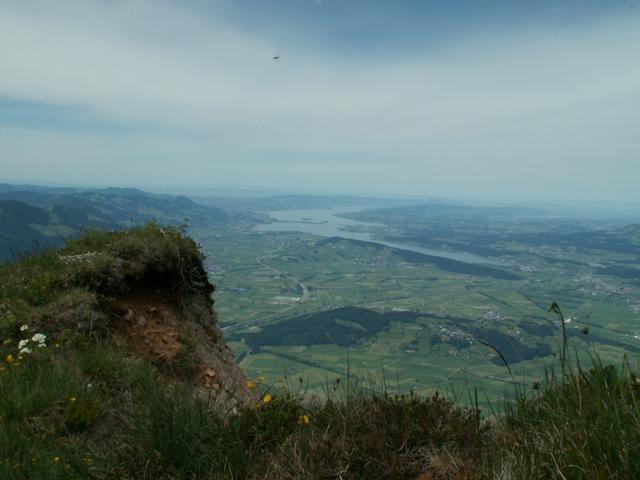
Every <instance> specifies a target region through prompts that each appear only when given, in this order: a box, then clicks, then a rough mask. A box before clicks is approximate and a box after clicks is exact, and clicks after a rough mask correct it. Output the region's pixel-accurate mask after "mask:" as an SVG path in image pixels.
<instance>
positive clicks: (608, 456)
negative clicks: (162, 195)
mask: <svg viewBox="0 0 640 480" xmlns="http://www.w3.org/2000/svg"><path fill="white" fill-rule="evenodd" d="M203 275H204V272H203V270H202V258H201V255H200V253H199V250H198V248H197V245H196V244H195V243H194V242H193V241H191V240H190V239H188V238H187V237H185V236H184V235H183V233H182V232H180V231H179V230H175V229H162V228H160V227H159V226H157V225H149V226H147V227H145V228H141V229H136V230H131V231H126V232H116V233H103V232H91V233H89V234H88V235H87V236H85V237H84V238H82V239H80V240H77V241H73V242H70V243H69V244H68V245H67V246H66V247H64V248H63V249H61V250H57V251H51V252H47V253H45V254H43V255H40V256H37V257H29V258H25V259H23V260H21V261H19V262H16V263H12V264H7V265H4V266H2V267H0V335H1V337H0V338H1V340H0V341H1V346H0V478H3V479H4V478H7V479H36V478H37V479H39V478H43V479H44V478H46V479H73V478H101V479H111V478H124V479H126V478H130V479H138V478H140V479H174V478H175V479H219V478H237V479H242V478H255V479H257V478H283V479H286V478H292V479H294V478H295V479H316V478H327V479H329V478H335V479H338V478H342V479H377V478H388V479H407V478H408V479H417V478H420V479H423V480H425V479H439V478H443V479H444V478H487V479H488V478H502V479H527V478H532V479H533V478H536V479H538V478H540V479H542V478H565V479H582V478H586V479H605V478H607V479H608V478H621V479H623V478H629V479H633V478H640V451H639V450H640V405H639V402H638V400H639V398H640V388H639V385H638V381H637V377H636V376H635V374H634V372H633V371H632V368H631V367H630V366H629V365H628V364H623V365H621V366H620V367H619V368H618V367H612V366H605V365H602V364H601V363H600V362H599V360H598V358H597V357H596V356H594V359H593V362H592V363H593V364H592V365H590V366H589V367H588V368H583V367H581V366H580V365H577V364H575V363H573V364H571V362H569V361H566V362H564V365H563V366H562V367H563V368H562V369H561V371H555V372H554V371H553V370H549V371H547V375H546V380H545V381H544V382H542V384H540V385H536V388H531V386H529V387H518V388H517V389H516V390H515V391H514V392H513V394H512V395H511V396H510V398H508V399H507V401H506V402H505V405H506V406H505V407H504V408H503V410H501V411H499V412H496V415H492V416H491V418H490V421H489V420H486V419H484V417H483V416H482V415H481V412H479V411H478V410H477V409H475V408H473V407H465V406H461V405H456V404H454V403H452V402H451V401H450V400H448V399H446V398H445V397H443V396H441V395H433V396H429V397H418V396H416V395H413V394H411V393H408V394H407V395H400V396H398V395H390V394H387V393H386V392H385V389H384V383H381V384H380V385H370V386H369V388H367V389H366V390H365V389H357V390H355V389H354V388H353V387H352V385H350V384H349V381H348V380H342V381H337V382H334V383H330V384H327V392H326V395H325V396H324V397H326V398H325V399H324V400H322V401H320V400H316V399H314V398H312V397H310V396H309V395H307V394H306V392H305V389H304V379H302V381H298V380H297V379H294V380H293V382H292V383H293V384H292V385H289V387H288V388H274V387H270V386H268V385H264V384H261V383H260V382H254V383H255V385H253V384H252V385H251V386H252V388H253V389H256V390H258V391H259V392H260V398H261V400H260V401H258V402H256V403H255V404H254V405H250V406H247V407H241V408H237V409H235V410H234V411H230V410H229V409H225V408H224V407H223V406H222V405H220V404H217V403H216V402H215V398H203V397H202V395H196V394H195V393H194V389H193V386H192V385H190V384H189V383H188V382H181V381H180V379H179V378H177V377H176V375H174V376H173V377H170V376H167V375H166V372H165V371H163V368H162V367H159V366H158V365H154V364H153V362H150V361H148V360H145V359H142V358H139V357H137V356H135V355H133V354H131V352H128V351H127V350H123V349H122V348H121V347H118V346H116V343H115V342H114V341H113V339H112V338H111V336H110V335H109V332H108V330H105V329H104V328H103V327H104V324H103V323H101V322H102V320H101V317H100V315H101V312H105V311H108V308H107V307H108V305H109V304H110V302H112V301H113V299H114V298H115V297H116V296H117V295H119V294H121V293H122V292H126V291H127V290H128V289H130V288H132V286H134V285H136V284H137V283H139V282H140V281H149V280H150V279H153V281H154V282H161V283H162V284H163V285H164V286H165V287H167V286H170V287H171V289H172V290H174V291H175V292H176V294H179V293H180V292H182V293H185V292H188V291H189V289H193V288H207V287H206V285H207V284H206V281H205V280H206V277H203ZM24 325H27V327H28V330H25V329H24V328H21V327H23V326H24ZM35 333H42V334H44V335H46V341H45V342H44V344H45V345H46V346H44V347H38V346H37V344H36V343H37V342H34V341H33V340H31V338H32V337H33V335H34V334H35ZM25 339H29V340H30V341H29V343H28V344H27V346H32V347H33V348H31V350H32V351H31V352H30V353H26V352H25V353H22V354H20V353H19V350H20V349H19V342H20V341H21V340H25ZM562 370H564V371H562ZM176 371H177V372H180V371H181V370H179V369H178V370H176ZM178 376H179V375H178Z"/></svg>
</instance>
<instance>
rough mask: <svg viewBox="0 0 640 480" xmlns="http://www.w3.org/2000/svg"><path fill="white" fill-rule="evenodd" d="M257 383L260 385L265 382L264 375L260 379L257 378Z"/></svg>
mask: <svg viewBox="0 0 640 480" xmlns="http://www.w3.org/2000/svg"><path fill="white" fill-rule="evenodd" d="M256 382H258V383H262V382H264V377H263V376H262V375H260V376H259V377H258V378H256Z"/></svg>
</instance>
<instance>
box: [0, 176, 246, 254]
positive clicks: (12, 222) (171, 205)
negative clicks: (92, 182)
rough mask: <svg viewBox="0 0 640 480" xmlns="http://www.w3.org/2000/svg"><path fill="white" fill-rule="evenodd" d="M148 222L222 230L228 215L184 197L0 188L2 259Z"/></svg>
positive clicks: (122, 191)
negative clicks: (86, 233) (92, 231)
mask: <svg viewBox="0 0 640 480" xmlns="http://www.w3.org/2000/svg"><path fill="white" fill-rule="evenodd" d="M150 220H155V221H157V222H159V223H162V224H180V223H183V222H185V221H186V222H188V223H189V224H190V225H193V226H198V227H223V226H226V225H229V224H230V223H231V222H232V217H231V215H230V214H229V213H227V212H226V211H225V210H223V209H219V208H215V207H211V206H205V205H201V204H199V203H196V202H194V201H192V200H190V199H189V198H187V197H184V196H170V195H157V194H152V193H147V192H144V191H142V190H137V189H132V188H123V189H120V188H106V189H95V190H73V189H66V188H48V187H37V186H20V187H18V186H14V185H7V184H0V225H2V228H1V229H0V261H4V260H7V259H11V258H15V257H17V256H20V255H23V254H25V253H30V252H34V251H38V250H40V249H42V248H46V247H50V246H55V245H59V244H61V243H62V241H63V240H64V239H65V238H70V237H74V236H76V235H77V234H78V233H80V232H82V231H86V230H88V229H89V228H94V227H97V228H102V229H108V230H111V229H118V228H121V227H123V226H131V225H136V224H142V223H146V222H148V221H150ZM238 221H241V219H238V218H236V217H234V218H233V222H235V223H237V222H238Z"/></svg>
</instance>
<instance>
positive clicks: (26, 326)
mask: <svg viewBox="0 0 640 480" xmlns="http://www.w3.org/2000/svg"><path fill="white" fill-rule="evenodd" d="M27 330H29V325H22V326H21V327H20V331H21V332H26V331H27Z"/></svg>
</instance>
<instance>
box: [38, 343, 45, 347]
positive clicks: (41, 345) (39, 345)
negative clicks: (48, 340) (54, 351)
mask: <svg viewBox="0 0 640 480" xmlns="http://www.w3.org/2000/svg"><path fill="white" fill-rule="evenodd" d="M44 347H46V345H45V344H44V343H39V344H38V348H44Z"/></svg>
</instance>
